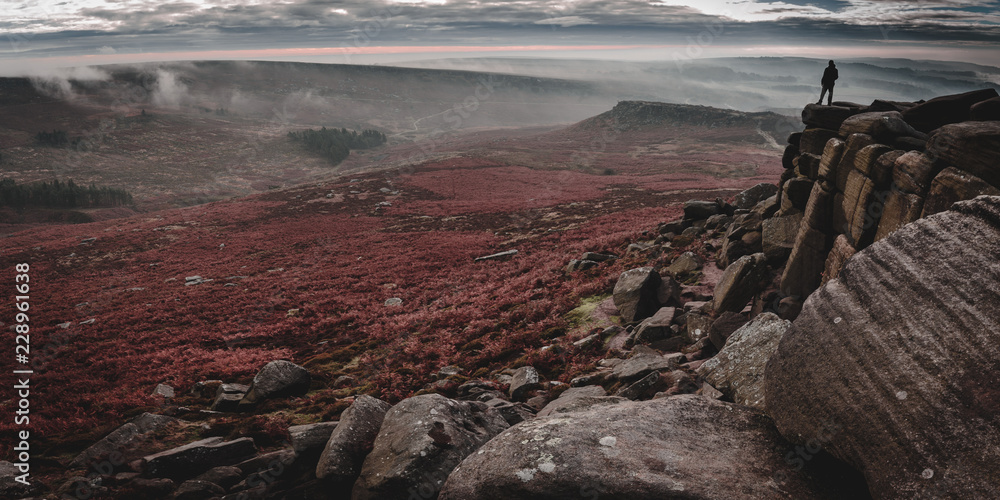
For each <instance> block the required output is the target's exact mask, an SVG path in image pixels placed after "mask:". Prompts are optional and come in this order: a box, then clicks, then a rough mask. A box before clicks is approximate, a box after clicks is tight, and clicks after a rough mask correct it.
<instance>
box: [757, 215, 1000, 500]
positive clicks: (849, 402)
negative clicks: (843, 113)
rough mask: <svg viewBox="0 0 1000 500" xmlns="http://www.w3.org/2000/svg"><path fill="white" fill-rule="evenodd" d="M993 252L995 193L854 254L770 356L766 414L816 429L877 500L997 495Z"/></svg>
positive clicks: (997, 223) (998, 230)
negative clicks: (861, 476)
mask: <svg viewBox="0 0 1000 500" xmlns="http://www.w3.org/2000/svg"><path fill="white" fill-rule="evenodd" d="M998 256H1000V197H986V196H984V197H979V198H977V199H976V200H974V201H969V202H962V203H959V204H956V205H955V206H954V208H953V209H952V210H949V211H947V212H944V213H940V214H937V215H933V216H931V217H928V218H926V219H921V220H919V221H917V222H914V223H912V224H909V225H907V226H905V227H903V228H901V229H900V230H899V231H897V232H896V233H894V234H892V235H890V236H888V237H886V238H884V239H882V240H880V241H879V242H878V243H875V244H873V245H872V246H870V247H868V248H866V249H865V250H862V251H860V252H858V253H857V254H856V255H854V257H852V258H851V260H850V261H849V262H848V263H847V265H846V266H844V268H843V270H842V271H841V273H840V277H839V278H838V279H837V280H833V281H831V282H829V283H827V284H826V285H825V286H824V287H823V288H821V289H820V290H819V291H817V292H816V293H815V294H813V295H812V296H811V297H809V299H808V300H807V301H806V303H805V307H804V308H803V310H802V313H801V315H800V316H799V317H798V319H797V320H796V321H795V322H794V323H793V324H792V326H791V328H790V329H789V330H788V331H787V332H786V333H785V335H784V336H783V337H782V339H781V341H780V343H779V345H778V349H777V351H776V352H775V354H774V355H772V357H771V359H770V361H769V362H768V365H767V369H766V372H765V390H766V394H767V406H768V412H769V413H770V415H771V416H772V417H774V419H775V423H776V424H777V427H778V429H779V430H780V431H781V433H782V434H783V435H785V436H786V437H788V438H789V439H791V440H793V441H796V442H798V443H807V442H808V441H809V440H810V439H814V438H816V437H817V436H823V437H824V438H825V439H824V440H825V444H824V445H823V446H824V448H825V449H827V450H828V451H829V452H830V453H832V454H833V455H835V456H837V457H840V458H841V459H843V460H845V461H847V462H849V463H851V464H853V465H854V466H855V467H856V468H858V469H859V470H862V471H864V473H865V475H866V478H867V480H868V484H869V486H870V488H871V491H872V493H873V496H874V497H876V498H882V499H897V498H898V499H903V498H906V499H910V498H915V497H916V496H919V495H923V494H927V493H931V494H932V495H933V496H934V497H937V498H988V497H992V496H994V495H995V493H996V485H997V484H1000V469H998V468H997V466H996V464H997V463H1000V424H998V421H997V415H998V414H1000V392H998V391H997V389H996V380H997V377H998V376H1000V362H998V360H1000V347H998V346H1000V337H998V335H1000V288H998V286H997V283H1000V258H998ZM831 426H834V427H835V429H836V430H835V432H827V431H826V430H825V429H827V428H829V427H831ZM889 457H891V459H888V458H889Z"/></svg>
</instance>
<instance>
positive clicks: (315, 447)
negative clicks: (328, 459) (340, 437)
mask: <svg viewBox="0 0 1000 500" xmlns="http://www.w3.org/2000/svg"><path fill="white" fill-rule="evenodd" d="M337 424H338V422H316V423H314V424H303V425H293V426H291V427H289V428H288V437H289V438H290V440H291V442H292V451H294V452H295V455H296V456H306V457H312V458H315V457H316V456H317V455H319V453H320V452H321V451H323V448H325V447H326V443H328V442H329V441H330V434H333V431H334V429H336V428H337Z"/></svg>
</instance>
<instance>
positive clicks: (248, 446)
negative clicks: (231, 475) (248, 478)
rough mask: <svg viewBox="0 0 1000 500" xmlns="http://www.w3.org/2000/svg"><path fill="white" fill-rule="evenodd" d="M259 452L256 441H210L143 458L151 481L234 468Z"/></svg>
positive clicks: (144, 469) (201, 441)
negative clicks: (218, 468) (214, 469)
mask: <svg viewBox="0 0 1000 500" xmlns="http://www.w3.org/2000/svg"><path fill="white" fill-rule="evenodd" d="M256 452H257V449H256V447H254V444H253V439H250V438H239V439H234V440H232V441H226V440H224V439H222V438H221V437H211V438H207V439H202V440H200V441H195V442H193V443H188V444H186V445H183V446H178V447H177V448H171V449H169V450H166V451H161V452H159V453H154V454H152V455H147V456H146V457H143V459H142V464H143V471H144V472H145V474H146V475H148V476H151V477H165V478H169V479H175V480H180V479H187V478H191V477H194V476H196V475H198V474H201V473H202V472H205V471H207V470H209V469H211V468H214V467H219V466H223V465H233V464H237V463H240V462H242V461H243V460H246V459H247V458H250V457H251V456H253V455H254V454H255V453H256Z"/></svg>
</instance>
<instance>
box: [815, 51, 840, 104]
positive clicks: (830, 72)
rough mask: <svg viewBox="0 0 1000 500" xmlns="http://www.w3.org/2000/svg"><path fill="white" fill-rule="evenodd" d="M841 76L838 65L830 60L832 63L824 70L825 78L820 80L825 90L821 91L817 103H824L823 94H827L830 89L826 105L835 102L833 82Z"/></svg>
mask: <svg viewBox="0 0 1000 500" xmlns="http://www.w3.org/2000/svg"><path fill="white" fill-rule="evenodd" d="M839 76H840V75H839V74H837V65H836V64H833V61H830V65H829V66H827V67H826V71H824V72H823V79H822V80H820V83H822V84H823V91H822V92H820V93H819V100H818V101H816V104H823V96H824V95H826V92H827V91H830V97H828V98H827V101H826V105H827V106H830V105H832V104H833V84H834V83H835V82H836V81H837V78H838V77H839Z"/></svg>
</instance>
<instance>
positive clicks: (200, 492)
mask: <svg viewBox="0 0 1000 500" xmlns="http://www.w3.org/2000/svg"><path fill="white" fill-rule="evenodd" d="M225 494H226V490H225V489H223V488H222V486H219V485H217V484H215V483H211V482H208V481H200V480H197V479H189V480H187V481H184V482H183V483H181V485H180V486H178V487H177V491H175V492H174V496H173V499H174V500H208V499H209V498H213V497H219V496H222V495H225Z"/></svg>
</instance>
